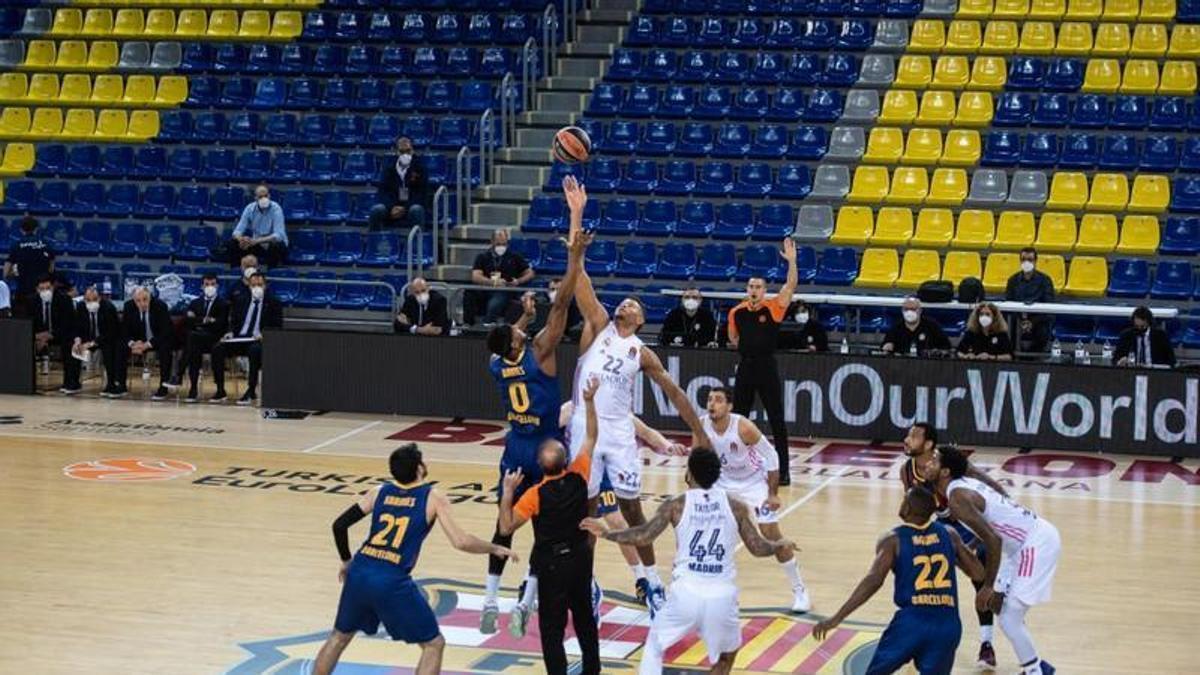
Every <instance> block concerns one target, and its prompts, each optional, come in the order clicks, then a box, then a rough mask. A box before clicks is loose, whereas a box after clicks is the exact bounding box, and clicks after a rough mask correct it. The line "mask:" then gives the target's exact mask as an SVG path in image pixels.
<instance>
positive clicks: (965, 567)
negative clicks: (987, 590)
mask: <svg viewBox="0 0 1200 675" xmlns="http://www.w3.org/2000/svg"><path fill="white" fill-rule="evenodd" d="M946 531H947V532H949V533H950V543H951V544H953V545H954V560H955V562H956V563H957V564H958V568H959V569H960V570H962V571H963V572H966V573H967V576H968V577H970V579H971V581H974V582H977V583H978V582H982V581H983V577H984V574H985V573H986V572H985V570H984V567H983V563H981V562H979V558H976V557H975V552H974V551H972V550H971V549H970V548H968V547H967V545H966V544H964V543H963V540H962V537H960V536H958V532H957V531H956V530H955V529H954V528H952V527H947V528H946Z"/></svg>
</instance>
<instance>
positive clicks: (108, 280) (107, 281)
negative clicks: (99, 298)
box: [100, 277, 112, 298]
mask: <svg viewBox="0 0 1200 675" xmlns="http://www.w3.org/2000/svg"><path fill="white" fill-rule="evenodd" d="M100 294H101V295H103V296H104V297H106V298H111V297H112V277H104V285H102V286H101V287H100Z"/></svg>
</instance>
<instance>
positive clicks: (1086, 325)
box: [1054, 314, 1096, 351]
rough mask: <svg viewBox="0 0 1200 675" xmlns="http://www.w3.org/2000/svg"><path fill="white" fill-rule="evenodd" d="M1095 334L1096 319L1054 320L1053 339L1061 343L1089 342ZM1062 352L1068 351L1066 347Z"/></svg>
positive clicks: (1059, 316)
mask: <svg viewBox="0 0 1200 675" xmlns="http://www.w3.org/2000/svg"><path fill="white" fill-rule="evenodd" d="M1095 332H1096V319H1094V318H1093V317H1090V316H1063V315H1061V314H1060V315H1058V316H1056V317H1055V319H1054V338H1055V339H1056V340H1060V341H1062V342H1091V341H1092V338H1093V336H1094V335H1095ZM1063 350H1064V351H1068V349H1067V348H1066V347H1064V348H1063Z"/></svg>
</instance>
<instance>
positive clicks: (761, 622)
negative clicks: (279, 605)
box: [227, 579, 882, 675]
mask: <svg viewBox="0 0 1200 675" xmlns="http://www.w3.org/2000/svg"><path fill="white" fill-rule="evenodd" d="M418 583H419V584H420V585H421V587H422V590H423V591H424V593H425V595H426V596H427V597H428V598H429V604H430V605H431V606H432V607H433V609H434V612H435V613H436V614H437V617H438V624H439V625H440V626H441V629H442V635H443V636H444V637H445V638H446V652H445V658H444V660H443V663H442V672H443V673H452V674H459V673H509V674H512V675H525V674H527V673H529V674H533V673H539V674H540V673H544V672H545V668H544V667H543V665H542V656H541V654H542V650H541V641H540V638H539V636H538V632H537V621H536V619H535V620H534V621H532V622H530V626H529V629H530V630H529V634H528V635H526V636H525V637H524V638H521V639H517V638H514V637H512V636H511V635H509V633H508V623H507V618H502V619H501V621H500V626H499V628H500V630H499V631H498V632H496V633H494V634H492V635H484V634H482V633H480V632H479V613H480V610H482V608H483V587H482V586H480V585H478V584H468V583H464V582H460V581H453V580H447V579H426V580H423V581H419V582H418ZM789 600H790V598H789ZM511 604H512V600H511V599H509V600H507V604H506V601H505V600H504V599H501V605H500V609H501V611H502V612H507V610H508V609H509V608H510V607H511ZM333 609H334V608H333V606H332V605H331V606H330V607H329V611H330V612H332V611H333ZM601 612H602V615H603V621H602V624H601V626H600V657H601V659H602V660H603V663H602V667H601V669H602V671H603V672H605V673H629V674H632V673H636V672H637V668H638V662H639V661H640V660H641V650H642V645H643V643H644V642H645V641H646V634H647V632H648V631H649V617H648V616H647V614H646V611H645V609H644V608H643V607H642V606H641V605H639V604H638V603H637V602H636V601H635V600H634V599H633V598H631V597H628V596H626V595H624V594H621V593H615V592H612V593H609V594H608V595H607V596H606V597H605V602H604V608H603V609H602V610H601ZM814 623H815V619H807V618H805V617H798V616H793V615H790V614H788V613H787V612H786V611H785V609H784V608H782V607H780V608H773V607H772V608H746V607H743V608H742V649H741V651H740V652H739V653H738V658H737V661H736V662H735V664H734V671H735V672H744V673H750V672H753V673H817V672H820V673H838V674H840V675H861V673H865V672H866V669H867V664H868V663H869V662H870V660H871V656H872V655H873V654H874V651H875V643H876V642H877V641H878V639H879V635H880V630H881V629H882V627H881V626H876V625H869V624H854V623H850V624H843V625H842V626H841V627H839V628H837V629H836V630H834V631H833V633H832V634H831V635H830V637H828V638H827V639H826V640H825V641H824V642H820V643H818V642H817V641H816V640H814V639H813V637H812V629H813V625H814ZM327 635H328V632H327V630H322V631H317V632H313V633H307V634H304V635H293V636H288V637H278V638H272V639H266V640H259V641H254V642H243V643H241V645H240V646H241V647H242V648H243V649H245V650H246V651H248V652H250V657H249V658H247V659H246V660H245V661H243V662H241V663H239V664H237V665H235V666H234V667H233V668H231V669H230V670H229V671H228V674H227V675H260V674H263V673H306V672H310V670H311V667H312V662H313V659H315V658H316V655H317V651H318V650H319V649H320V648H321V644H322V643H323V642H325V637H326V636H327ZM566 647H567V655H568V658H572V659H573V660H576V661H577V660H578V656H579V648H578V646H577V643H576V642H575V638H574V634H573V633H572V632H571V630H570V629H568V631H567V640H566ZM419 652H420V650H419V649H418V648H417V647H415V646H413V645H406V644H404V643H401V642H393V641H392V640H390V639H388V637H387V635H386V632H385V631H384V630H383V628H382V627H381V628H380V631H379V633H378V634H376V635H375V636H374V637H368V636H366V635H363V634H361V633H360V634H359V635H358V636H357V637H355V639H354V641H353V642H351V643H350V646H349V647H348V648H347V649H346V652H345V653H344V654H343V655H342V659H341V661H340V662H339V664H338V672H341V671H342V670H346V671H347V672H350V673H354V674H355V675H397V674H399V673H411V672H413V671H412V668H413V666H415V665H416V663H417V658H418V657H419V655H420V654H419ZM664 664H665V666H666V668H665V669H664V671H663V672H664V673H666V674H667V675H671V674H679V673H696V672H707V670H708V663H707V656H706V653H705V648H704V643H703V642H701V641H700V640H699V638H698V637H697V636H695V635H693V636H691V637H689V638H687V639H685V640H684V641H683V642H681V643H679V644H677V645H675V646H674V647H672V648H671V649H669V650H668V651H667V653H666V658H665V659H664Z"/></svg>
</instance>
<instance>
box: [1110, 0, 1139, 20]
mask: <svg viewBox="0 0 1200 675" xmlns="http://www.w3.org/2000/svg"><path fill="white" fill-rule="evenodd" d="M1138 5H1139V2H1138V0H1104V11H1103V12H1101V13H1100V18H1101V19H1103V20H1105V21H1134V20H1136V19H1137V18H1138Z"/></svg>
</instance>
